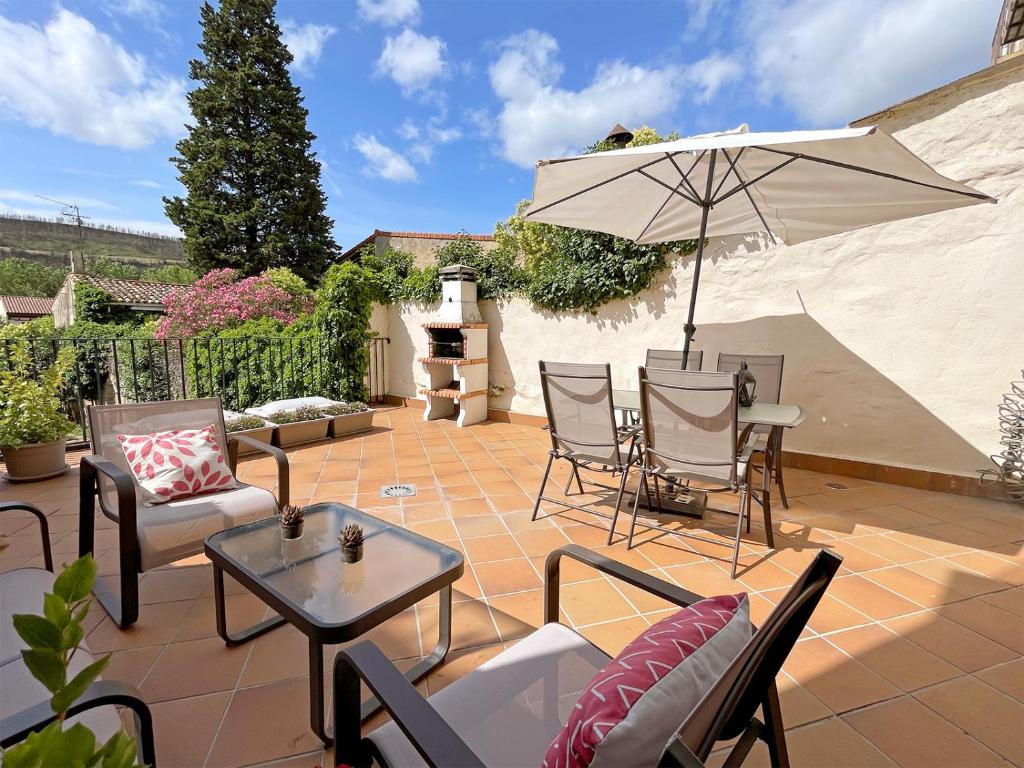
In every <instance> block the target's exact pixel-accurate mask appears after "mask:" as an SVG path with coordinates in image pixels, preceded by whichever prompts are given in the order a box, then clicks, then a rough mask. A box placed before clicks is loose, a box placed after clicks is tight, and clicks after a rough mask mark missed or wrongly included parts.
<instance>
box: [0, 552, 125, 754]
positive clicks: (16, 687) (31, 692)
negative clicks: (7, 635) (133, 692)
mask: <svg viewBox="0 0 1024 768" xmlns="http://www.w3.org/2000/svg"><path fill="white" fill-rule="evenodd" d="M26 570H27V569H26ZM40 599H42V597H41V596H40ZM41 610H42V606H40V608H39V611H37V612H40V611H41ZM5 655H6V649H5ZM94 661H96V659H95V657H93V656H92V655H91V654H89V652H88V651H87V650H86V649H85V647H84V646H83V647H81V648H79V649H78V651H77V652H76V653H75V655H74V657H73V658H72V659H71V664H69V665H68V678H69V679H70V678H72V677H74V676H75V675H77V674H78V673H79V672H81V671H82V670H83V669H85V668H86V667H87V666H88V665H90V664H92V663H93V662H94ZM0 691H3V696H0V719H3V718H7V717H10V716H11V715H13V714H15V713H16V712H21V711H22V710H24V709H28V708H29V707H31V706H34V705H35V704H39V703H41V702H44V701H49V699H50V692H49V691H48V690H46V688H44V687H43V684H42V683H40V682H39V681H38V680H36V679H35V678H34V677H32V673H31V672H29V671H28V667H26V666H25V663H24V662H23V661H22V660H21V658H20V657H19V658H18V659H17V660H16V661H11V662H9V663H7V664H4V665H3V666H0ZM68 723H82V725H84V726H86V727H87V728H89V729H90V730H91V731H92V732H93V733H94V734H96V740H97V741H100V742H103V741H106V740H107V739H109V738H110V737H111V736H113V735H114V734H115V733H116V732H117V731H118V729H119V728H120V727H121V717H120V715H118V713H117V710H116V709H115V708H114V707H98V708H96V709H90V710H88V711H86V712H83V713H82V714H80V715H77V716H76V717H72V718H69V719H68Z"/></svg>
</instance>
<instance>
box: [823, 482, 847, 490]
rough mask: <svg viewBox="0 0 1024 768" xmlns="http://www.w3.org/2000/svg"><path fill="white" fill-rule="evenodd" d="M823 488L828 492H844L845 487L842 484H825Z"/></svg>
mask: <svg viewBox="0 0 1024 768" xmlns="http://www.w3.org/2000/svg"><path fill="white" fill-rule="evenodd" d="M825 487H826V488H828V489H829V490H830V491H845V490H846V486H845V485H843V484H842V483H825Z"/></svg>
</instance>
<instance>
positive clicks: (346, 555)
mask: <svg viewBox="0 0 1024 768" xmlns="http://www.w3.org/2000/svg"><path fill="white" fill-rule="evenodd" d="M338 544H339V545H340V546H341V559H342V561H344V562H346V563H358V562H359V561H360V560H362V559H363V529H362V528H360V527H359V526H358V525H355V524H354V523H353V524H352V525H346V526H345V527H344V528H343V529H342V531H341V533H339V534H338Z"/></svg>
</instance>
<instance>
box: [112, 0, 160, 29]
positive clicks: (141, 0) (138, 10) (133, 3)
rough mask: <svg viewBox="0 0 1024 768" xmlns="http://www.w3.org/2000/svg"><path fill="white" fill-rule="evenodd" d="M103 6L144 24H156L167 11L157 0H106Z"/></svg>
mask: <svg viewBox="0 0 1024 768" xmlns="http://www.w3.org/2000/svg"><path fill="white" fill-rule="evenodd" d="M103 7H104V8H105V9H106V10H107V11H109V12H110V13H116V14H119V15H121V16H133V17H135V18H137V19H141V20H142V21H144V22H146V24H149V25H153V24H156V23H157V22H158V21H160V19H161V18H162V17H163V15H164V14H165V13H166V12H167V9H166V8H164V6H163V5H162V4H160V3H159V2H158V1H157V0H107V1H106V2H104V3H103Z"/></svg>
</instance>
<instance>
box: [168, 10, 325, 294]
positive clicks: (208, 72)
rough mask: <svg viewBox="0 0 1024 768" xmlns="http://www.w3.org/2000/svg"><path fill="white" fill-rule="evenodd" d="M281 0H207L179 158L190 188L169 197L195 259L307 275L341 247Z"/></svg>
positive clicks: (312, 276) (251, 271)
mask: <svg viewBox="0 0 1024 768" xmlns="http://www.w3.org/2000/svg"><path fill="white" fill-rule="evenodd" d="M274 6H275V0H222V1H221V2H220V3H219V4H218V5H217V7H216V8H215V7H214V6H212V5H211V4H210V3H208V2H205V3H203V5H202V8H201V9H200V23H201V25H202V29H203V39H202V42H201V43H200V44H199V48H200V51H201V52H202V57H201V58H198V59H193V60H192V61H191V63H190V68H189V77H190V78H191V79H192V80H193V81H194V82H195V83H196V87H195V88H193V89H192V90H191V91H189V93H188V97H187V98H188V103H189V107H190V109H191V111H192V115H193V117H194V119H193V120H192V121H191V124H190V125H188V126H187V131H188V135H187V136H186V137H185V138H184V139H182V140H181V141H179V142H178V144H177V152H178V154H177V156H176V157H174V158H173V159H172V162H173V163H174V164H175V166H176V167H177V169H178V179H179V181H181V183H182V185H183V186H184V187H185V190H186V195H185V197H170V198H164V209H165V211H166V213H167V217H168V218H169V219H170V220H171V221H173V222H174V223H175V224H177V225H178V227H179V228H180V229H181V231H182V232H183V233H184V235H185V239H184V247H185V251H186V253H187V255H188V259H189V264H190V265H191V266H193V267H194V268H195V269H197V270H199V271H201V272H206V271H208V270H210V269H214V268H220V267H232V268H236V269H239V270H241V271H242V272H243V274H245V275H255V274H258V273H260V272H262V271H263V270H265V269H267V268H268V267H274V266H284V267H289V268H290V269H292V270H293V271H294V272H295V273H296V274H298V275H299V276H301V277H302V278H304V279H305V280H306V281H308V282H310V283H314V282H316V281H318V280H319V279H320V277H321V276H322V275H323V273H324V270H325V268H326V266H327V264H328V263H329V262H330V260H331V259H332V257H333V256H334V255H335V254H336V253H337V245H336V244H335V242H334V240H333V238H332V236H331V228H332V226H333V222H332V221H331V219H330V218H329V217H328V216H327V215H326V213H325V209H326V197H325V195H324V191H323V188H322V187H321V184H320V163H319V162H318V161H317V159H316V156H315V154H314V152H313V149H312V143H313V140H314V139H315V138H316V137H315V136H314V135H313V134H312V133H311V132H310V131H309V130H308V128H307V127H306V119H307V117H308V111H307V110H306V108H305V107H304V106H303V104H302V94H301V91H300V90H299V88H298V87H296V86H295V85H294V84H293V83H292V81H291V76H290V74H289V72H288V65H289V64H291V62H292V55H291V53H289V51H288V49H287V47H285V45H284V43H283V42H282V40H281V29H280V27H279V26H278V24H277V20H276V18H275V13H274Z"/></svg>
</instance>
